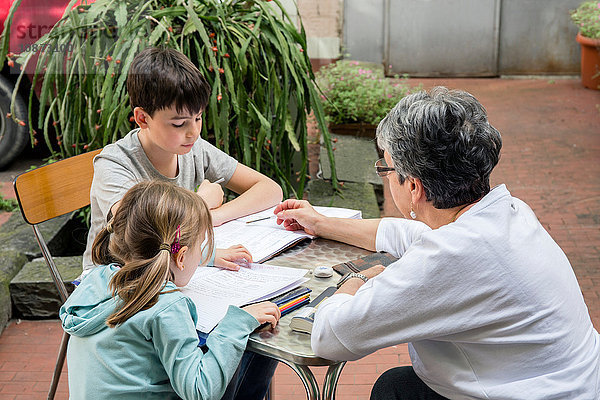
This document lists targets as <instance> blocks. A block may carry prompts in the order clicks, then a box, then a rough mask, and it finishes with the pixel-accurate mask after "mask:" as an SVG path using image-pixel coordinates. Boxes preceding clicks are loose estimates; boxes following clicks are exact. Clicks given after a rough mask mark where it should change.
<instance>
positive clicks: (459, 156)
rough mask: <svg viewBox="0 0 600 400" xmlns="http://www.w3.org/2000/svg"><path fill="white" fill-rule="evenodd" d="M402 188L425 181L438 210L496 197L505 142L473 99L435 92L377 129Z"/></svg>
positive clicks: (403, 103) (415, 99) (407, 102)
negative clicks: (493, 182)
mask: <svg viewBox="0 0 600 400" xmlns="http://www.w3.org/2000/svg"><path fill="white" fill-rule="evenodd" d="M377 144H378V145H379V147H380V148H382V149H383V150H385V151H387V152H388V153H389V154H390V156H391V157H392V161H393V162H394V168H395V169H396V172H397V173H398V176H399V178H400V183H403V182H404V179H406V178H407V177H413V178H419V179H420V180H421V182H422V183H423V187H424V189H425V195H426V197H427V200H428V201H432V202H433V206H434V207H435V208H438V209H446V208H452V207H457V206H460V205H463V204H469V203H472V202H474V201H477V200H479V199H480V198H482V197H483V196H485V195H486V194H487V193H488V192H489V191H490V174H491V172H492V169H494V167H495V166H496V164H498V160H499V159H500V149H501V147H502V139H501V138H500V133H499V132H498V131H497V130H496V128H494V127H493V126H492V125H490V123H489V122H488V119H487V113H486V111H485V108H483V106H482V105H481V104H480V103H479V101H477V99H476V98H475V97H473V96H472V95H471V94H469V93H467V92H464V91H461V90H448V89H447V88H445V87H441V86H438V87H435V88H433V89H431V91H430V92H429V93H428V92H426V91H420V92H417V93H413V94H410V95H408V96H406V97H404V98H403V99H402V100H400V102H398V104H396V106H395V107H394V108H393V109H392V110H391V111H390V112H389V113H388V114H387V115H386V117H385V118H384V119H383V120H382V121H381V122H380V123H379V126H378V127H377Z"/></svg>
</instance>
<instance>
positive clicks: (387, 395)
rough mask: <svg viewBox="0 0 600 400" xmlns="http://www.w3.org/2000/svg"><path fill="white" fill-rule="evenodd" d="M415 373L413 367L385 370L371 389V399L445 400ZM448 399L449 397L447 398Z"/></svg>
mask: <svg viewBox="0 0 600 400" xmlns="http://www.w3.org/2000/svg"><path fill="white" fill-rule="evenodd" d="M444 399H446V398H445V397H442V396H440V395H439V394H437V393H436V392H434V391H433V390H432V389H430V388H429V386H427V385H426V384H425V382H423V381H422V380H421V378H419V377H418V376H417V374H415V371H414V370H413V367H396V368H392V369H388V370H387V371H385V372H384V373H383V374H382V375H381V376H380V377H379V378H377V381H376V382H375V385H373V389H371V400H444ZM446 400H447V399H446Z"/></svg>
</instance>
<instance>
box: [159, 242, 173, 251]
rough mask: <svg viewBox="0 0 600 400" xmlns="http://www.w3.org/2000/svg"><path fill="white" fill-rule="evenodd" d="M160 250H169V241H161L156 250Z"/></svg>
mask: <svg viewBox="0 0 600 400" xmlns="http://www.w3.org/2000/svg"><path fill="white" fill-rule="evenodd" d="M162 250H167V251H170V250H171V245H170V244H169V243H161V245H160V247H159V248H158V251H162Z"/></svg>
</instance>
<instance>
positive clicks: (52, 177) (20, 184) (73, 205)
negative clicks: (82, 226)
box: [13, 150, 100, 399]
mask: <svg viewBox="0 0 600 400" xmlns="http://www.w3.org/2000/svg"><path fill="white" fill-rule="evenodd" d="M99 152H100V150H96V151H93V152H90V153H85V154H81V155H78V156H75V157H70V158H67V159H65V160H61V161H58V162H55V163H52V164H48V165H45V166H43V167H41V168H37V169H34V170H32V171H28V172H25V173H23V174H21V175H19V176H17V177H16V178H15V180H14V182H13V185H14V189H15V193H16V195H17V200H18V202H19V206H20V208H21V213H22V214H23V218H24V219H25V222H27V223H28V224H29V225H31V227H32V228H33V233H34V234H35V238H36V239H37V242H38V244H39V245H40V249H41V251H42V255H43V256H44V259H45V260H46V264H48V269H49V270H50V275H51V276H52V279H53V280H54V284H55V285H56V289H58V293H59V295H60V299H61V301H62V302H65V300H67V297H68V296H69V293H68V292H67V288H66V287H65V284H64V283H63V279H62V278H61V276H60V273H59V272H58V269H57V268H56V264H55V263H54V260H53V259H52V254H50V251H49V250H48V246H47V245H46V242H45V241H44V238H43V237H42V235H41V233H40V230H39V228H38V224H40V223H42V222H45V221H48V220H49V219H52V218H55V217H58V216H60V215H64V214H67V213H70V212H73V211H75V210H78V209H80V208H81V207H84V206H87V205H88V204H90V188H91V185H92V178H93V176H94V166H93V164H92V161H93V158H94V156H96V154H98V153H99ZM68 341H69V335H68V334H67V333H63V337H62V340H61V344H60V350H59V353H58V357H57V359H56V366H55V368H54V374H53V376H52V384H51V385H50V390H49V392H48V399H53V398H54V395H55V393H56V388H57V386H58V381H59V379H60V374H61V372H62V368H63V365H64V362H65V356H66V353H67V343H68Z"/></svg>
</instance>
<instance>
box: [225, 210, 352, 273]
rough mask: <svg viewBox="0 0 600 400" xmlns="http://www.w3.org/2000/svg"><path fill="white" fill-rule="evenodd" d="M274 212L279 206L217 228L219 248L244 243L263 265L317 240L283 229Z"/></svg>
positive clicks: (340, 213) (332, 213)
mask: <svg viewBox="0 0 600 400" xmlns="http://www.w3.org/2000/svg"><path fill="white" fill-rule="evenodd" d="M314 208H315V210H316V211H317V212H319V213H321V214H323V215H326V216H328V217H336V218H357V219H360V218H361V217H362V213H361V211H359V210H352V209H348V208H338V207H319V206H315V207H314ZM273 210H275V207H272V208H270V209H268V210H264V211H261V212H258V213H255V214H251V215H247V216H245V217H242V218H238V219H235V220H233V221H229V222H227V223H225V224H223V225H221V226H217V227H215V228H214V232H215V246H216V247H217V248H220V249H225V248H228V247H230V246H233V245H236V244H241V245H243V246H244V247H245V248H246V249H248V251H249V252H250V254H252V259H253V261H254V262H256V263H261V262H263V261H266V260H268V259H270V258H272V257H274V256H276V255H277V254H279V253H281V252H282V251H284V250H286V249H288V248H290V247H292V246H294V245H296V244H298V243H300V242H302V241H304V240H307V239H314V238H315V236H312V235H309V234H308V233H306V232H304V231H301V230H300V231H288V230H286V229H285V228H284V227H283V226H281V225H277V218H276V217H275V215H274V214H273ZM251 221H256V222H251ZM247 222H250V223H247Z"/></svg>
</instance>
